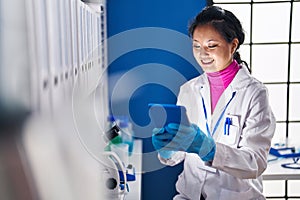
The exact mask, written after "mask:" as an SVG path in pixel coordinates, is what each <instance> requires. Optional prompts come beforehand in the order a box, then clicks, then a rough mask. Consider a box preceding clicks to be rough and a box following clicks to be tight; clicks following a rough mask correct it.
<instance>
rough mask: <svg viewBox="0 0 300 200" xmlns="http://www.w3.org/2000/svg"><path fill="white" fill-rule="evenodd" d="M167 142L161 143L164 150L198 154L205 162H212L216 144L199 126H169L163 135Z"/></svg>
mask: <svg viewBox="0 0 300 200" xmlns="http://www.w3.org/2000/svg"><path fill="white" fill-rule="evenodd" d="M163 135H164V138H165V140H163V141H161V142H160V145H161V146H164V149H166V150H171V151H186V152H188V153H196V154H198V155H199V156H200V158H201V159H202V160H203V161H212V160H213V158H214V155H215V151H216V144H215V141H214V139H213V138H212V137H210V136H206V134H204V133H203V132H202V131H201V130H200V129H199V127H198V126H197V125H195V124H192V125H191V126H184V125H179V124H173V123H171V124H168V126H166V127H165V133H164V134H163Z"/></svg>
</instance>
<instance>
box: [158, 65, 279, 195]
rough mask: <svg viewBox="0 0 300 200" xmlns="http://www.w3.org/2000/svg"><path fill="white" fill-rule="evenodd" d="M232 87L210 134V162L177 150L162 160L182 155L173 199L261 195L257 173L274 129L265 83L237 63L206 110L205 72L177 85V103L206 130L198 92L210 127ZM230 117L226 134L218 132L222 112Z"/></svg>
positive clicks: (222, 123) (264, 163) (262, 166)
mask: <svg viewBox="0 0 300 200" xmlns="http://www.w3.org/2000/svg"><path fill="white" fill-rule="evenodd" d="M234 92H236V94H235V96H234V98H233V99H232V101H231V102H230V104H229V105H228V107H227V109H226V111H225V114H224V117H223V118H222V119H221V121H220V124H219V126H218V128H217V131H216V132H215V134H214V135H213V138H214V140H215V142H216V152H215V157H214V160H213V162H212V163H204V162H203V161H202V160H201V158H200V157H199V156H198V155H197V154H193V153H184V152H177V153H176V154H175V155H174V156H172V158H171V159H168V160H164V159H162V158H161V157H160V156H159V159H160V160H161V162H162V163H164V164H166V165H171V166H172V165H175V164H177V163H179V162H181V161H183V160H184V170H183V172H182V173H181V174H180V175H179V177H178V180H177V183H176V189H177V191H178V193H179V194H178V195H177V196H175V197H174V199H176V200H179V199H185V200H186V199H190V200H199V199H200V196H201V193H202V194H203V196H204V197H206V199H207V200H231V199H242V200H247V199H265V197H264V196H263V194H262V189H263V188H262V176H261V175H262V173H263V172H264V170H265V169H266V167H267V155H268V152H269V149H270V145H271V139H272V137H273V135H274V131H275V124H276V123H275V118H274V115H273V113H272V111H271V108H270V106H269V101H268V92H267V88H266V87H265V86H264V85H263V84H262V83H261V82H259V81H258V80H256V79H255V78H253V77H252V76H251V75H250V73H249V72H248V70H247V69H246V68H245V67H242V68H241V69H240V70H239V71H238V73H237V75H236V76H235V78H234V79H233V80H232V82H231V83H230V85H229V86H228V87H227V88H226V90H225V91H224V93H223V94H222V96H221V97H220V99H219V101H218V103H217V105H216V108H215V110H214V113H213V115H211V103H210V102H211V101H210V88H209V84H208V79H207V76H206V74H205V73H204V74H202V75H200V76H199V77H196V78H194V79H192V80H190V81H188V82H187V83H186V84H184V85H183V86H181V88H180V92H179V95H178V102H177V104H178V105H184V106H185V107H186V109H187V115H188V117H189V119H190V121H191V123H194V124H197V125H198V126H199V128H200V129H201V130H202V131H204V132H206V120H205V116H204V109H203V104H202V97H203V99H204V102H205V106H206V110H207V115H208V116H207V121H208V122H207V123H208V125H209V126H210V130H211V132H212V129H213V128H214V127H215V124H216V121H217V120H218V118H219V116H220V115H221V113H222V111H223V110H224V108H225V105H226V104H227V102H228V101H229V100H230V98H231V97H232V94H233V93H234ZM226 117H231V118H232V119H233V120H232V125H231V126H230V132H229V133H230V134H229V136H228V135H224V126H225V118H226Z"/></svg>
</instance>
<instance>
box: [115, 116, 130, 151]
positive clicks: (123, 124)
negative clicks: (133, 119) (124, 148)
mask: <svg viewBox="0 0 300 200" xmlns="http://www.w3.org/2000/svg"><path fill="white" fill-rule="evenodd" d="M118 124H119V127H120V132H121V137H122V141H123V143H125V144H128V146H129V147H128V155H129V156H131V155H132V150H133V130H132V125H131V123H130V122H129V121H128V118H127V117H122V118H120V119H119V122H118Z"/></svg>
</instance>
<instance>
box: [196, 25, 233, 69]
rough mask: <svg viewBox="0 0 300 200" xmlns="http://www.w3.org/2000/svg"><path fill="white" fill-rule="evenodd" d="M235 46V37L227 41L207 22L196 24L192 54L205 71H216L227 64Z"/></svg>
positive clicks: (230, 60) (231, 57) (231, 58)
mask: <svg viewBox="0 0 300 200" xmlns="http://www.w3.org/2000/svg"><path fill="white" fill-rule="evenodd" d="M237 46H238V39H237V38H235V39H233V41H232V42H230V43H228V42H227V41H226V40H225V39H224V38H223V37H222V35H221V34H220V33H219V32H218V31H216V29H215V28H214V27H213V26H211V25H209V24H207V25H201V26H197V27H196V28H195V30H194V33H193V54H194V57H195V58H196V60H197V62H198V63H199V65H200V66H201V67H202V69H203V70H204V71H205V72H217V71H221V70H223V69H225V68H226V67H227V66H229V65H230V63H231V62H232V61H233V54H234V52H235V50H236V48H237Z"/></svg>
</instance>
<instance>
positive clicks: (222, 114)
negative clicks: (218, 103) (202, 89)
mask: <svg viewBox="0 0 300 200" xmlns="http://www.w3.org/2000/svg"><path fill="white" fill-rule="evenodd" d="M235 93H236V92H233V93H232V97H231V98H230V100H229V101H228V102H227V104H226V106H225V108H224V110H223V112H222V113H221V115H220V117H219V119H218V121H217V123H216V125H215V127H214V129H213V132H212V133H211V132H210V130H209V126H208V123H207V111H206V107H205V103H204V99H203V97H202V96H201V98H202V105H203V110H204V116H205V120H206V130H207V133H208V134H209V135H210V136H211V137H212V136H213V135H214V134H215V132H216V130H217V128H218V127H219V125H220V122H221V119H222V118H223V116H224V114H225V111H226V109H227V107H228V105H229V103H230V102H231V100H232V99H233V97H234V96H235Z"/></svg>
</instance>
